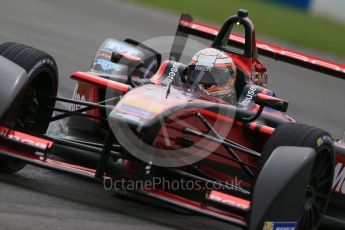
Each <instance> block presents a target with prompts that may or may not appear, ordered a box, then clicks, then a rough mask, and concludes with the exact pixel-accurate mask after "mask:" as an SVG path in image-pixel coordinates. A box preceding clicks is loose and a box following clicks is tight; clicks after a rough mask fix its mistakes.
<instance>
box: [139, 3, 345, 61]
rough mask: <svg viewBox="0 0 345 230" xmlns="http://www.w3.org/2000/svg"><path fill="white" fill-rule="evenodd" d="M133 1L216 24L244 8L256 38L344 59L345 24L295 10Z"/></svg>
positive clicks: (261, 5) (258, 5)
mask: <svg viewBox="0 0 345 230" xmlns="http://www.w3.org/2000/svg"><path fill="white" fill-rule="evenodd" d="M134 1H135V2H138V3H142V4H148V5H151V6H154V7H158V8H163V9H167V10H171V11H174V12H178V13H189V14H192V15H193V16H195V17H197V18H199V19H205V20H211V21H215V22H218V23H219V24H220V23H222V22H223V21H224V20H225V19H226V18H227V17H229V16H231V15H233V14H236V12H237V10H238V9H241V8H242V9H243V8H244V9H247V10H249V16H250V18H251V19H252V20H253V21H254V23H255V26H256V31H257V32H258V33H260V34H264V35H266V36H270V37H273V38H278V39H281V40H285V41H288V42H291V43H294V44H297V45H302V46H305V47H307V48H311V49H316V50H319V51H323V52H329V53H334V54H336V55H339V56H341V57H345V45H344V40H345V39H344V38H345V24H344V23H341V22H338V21H334V20H331V19H328V18H326V17H323V16H317V15H314V14H311V13H309V12H308V11H304V10H301V9H298V8H293V7H290V6H286V5H279V4H274V3H272V2H262V1H257V0H213V1H210V0H172V1H169V0H134ZM325 1H326V0H325Z"/></svg>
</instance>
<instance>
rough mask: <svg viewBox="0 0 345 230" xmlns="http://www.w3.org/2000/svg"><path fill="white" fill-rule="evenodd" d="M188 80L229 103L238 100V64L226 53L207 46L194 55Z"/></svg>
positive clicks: (188, 71) (187, 76)
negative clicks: (236, 87)
mask: <svg viewBox="0 0 345 230" xmlns="http://www.w3.org/2000/svg"><path fill="white" fill-rule="evenodd" d="M186 70H187V72H186V76H185V80H186V82H187V83H188V84H189V85H191V86H193V87H198V88H200V89H202V90H205V91H206V92H207V93H208V94H209V95H211V96H214V97H217V98H220V99H222V100H224V101H226V102H228V103H231V104H234V103H235V102H236V92H235V81H236V66H235V64H234V61H233V60H232V58H231V57H229V55H227V54H226V53H224V52H222V51H220V50H217V49H214V48H207V49H203V50H201V51H199V52H198V53H196V54H195V55H194V57H193V58H192V61H191V62H190V63H189V65H188V66H187V69H186Z"/></svg>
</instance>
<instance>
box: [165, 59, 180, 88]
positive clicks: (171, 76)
mask: <svg viewBox="0 0 345 230" xmlns="http://www.w3.org/2000/svg"><path fill="white" fill-rule="evenodd" d="M180 65H181V63H178V62H175V63H174V64H173V66H172V67H171V68H170V70H169V73H168V82H167V84H170V82H172V81H173V80H174V78H175V76H176V73H177V71H178V68H179V67H180Z"/></svg>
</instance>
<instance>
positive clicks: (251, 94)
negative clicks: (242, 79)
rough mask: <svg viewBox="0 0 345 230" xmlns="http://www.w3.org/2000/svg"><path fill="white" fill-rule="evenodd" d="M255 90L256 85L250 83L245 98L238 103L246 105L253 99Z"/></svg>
mask: <svg viewBox="0 0 345 230" xmlns="http://www.w3.org/2000/svg"><path fill="white" fill-rule="evenodd" d="M256 90H257V87H256V86H255V85H252V86H251V87H250V88H249V90H248V92H247V95H246V98H245V99H244V100H243V101H242V102H241V103H240V105H243V106H248V105H249V104H250V102H251V101H252V100H253V97H254V95H255V92H256Z"/></svg>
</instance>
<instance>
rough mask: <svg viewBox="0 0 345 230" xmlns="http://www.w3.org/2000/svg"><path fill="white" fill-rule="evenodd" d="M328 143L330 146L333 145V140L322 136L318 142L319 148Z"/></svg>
mask: <svg viewBox="0 0 345 230" xmlns="http://www.w3.org/2000/svg"><path fill="white" fill-rule="evenodd" d="M327 142H328V143H330V144H333V140H332V138H330V137H329V136H322V137H320V138H318V139H317V141H316V143H317V146H318V147H320V146H321V145H322V144H324V143H327Z"/></svg>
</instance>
